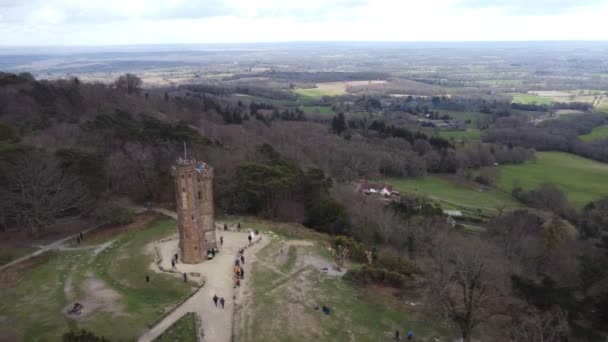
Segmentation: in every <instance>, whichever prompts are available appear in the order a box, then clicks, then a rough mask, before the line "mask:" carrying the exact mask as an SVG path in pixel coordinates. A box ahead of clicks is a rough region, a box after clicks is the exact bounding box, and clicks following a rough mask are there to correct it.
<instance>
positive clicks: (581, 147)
mask: <svg viewBox="0 0 608 342" xmlns="http://www.w3.org/2000/svg"><path fill="white" fill-rule="evenodd" d="M503 121H507V120H499V121H498V122H497V124H496V125H495V126H494V127H493V128H490V129H488V130H486V131H484V134H483V135H482V139H483V141H485V142H497V143H502V144H508V145H509V146H514V145H519V146H525V147H528V148H534V149H536V150H541V151H563V152H569V153H574V154H577V155H580V156H583V157H587V158H591V159H594V160H597V161H601V162H608V139H604V140H596V141H592V142H584V141H581V140H580V139H579V137H578V136H579V135H581V134H586V133H589V132H591V130H593V128H595V127H597V126H600V125H604V124H606V123H608V118H607V117H605V116H601V115H594V114H587V115H581V116H580V117H578V118H577V119H576V120H568V121H561V120H547V121H544V122H542V123H540V124H539V125H537V126H532V125H528V124H524V125H521V124H518V123H515V122H514V121H510V123H512V125H511V124H509V125H507V124H504V125H503V124H502V123H503Z"/></svg>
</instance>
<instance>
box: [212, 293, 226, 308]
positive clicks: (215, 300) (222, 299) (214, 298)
mask: <svg viewBox="0 0 608 342" xmlns="http://www.w3.org/2000/svg"><path fill="white" fill-rule="evenodd" d="M218 302H219V303H220V304H221V305H222V309H223V308H224V305H225V304H226V300H225V299H224V297H222V298H220V297H218V296H217V295H216V294H215V295H213V303H214V304H215V307H217V303H218Z"/></svg>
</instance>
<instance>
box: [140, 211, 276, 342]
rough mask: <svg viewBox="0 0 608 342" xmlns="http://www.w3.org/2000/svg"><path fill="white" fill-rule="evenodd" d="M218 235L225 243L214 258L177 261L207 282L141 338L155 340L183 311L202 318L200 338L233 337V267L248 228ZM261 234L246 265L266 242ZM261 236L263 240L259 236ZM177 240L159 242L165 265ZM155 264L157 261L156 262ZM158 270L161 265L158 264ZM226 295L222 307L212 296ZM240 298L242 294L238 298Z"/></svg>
mask: <svg viewBox="0 0 608 342" xmlns="http://www.w3.org/2000/svg"><path fill="white" fill-rule="evenodd" d="M154 210H155V211H158V212H161V213H163V214H165V215H167V216H170V217H176V216H174V215H175V213H173V212H170V211H168V210H164V209H163V210H162V211H161V210H156V209H154ZM217 235H218V238H219V236H223V237H224V244H223V246H222V247H221V248H220V253H219V254H218V255H217V256H216V257H215V258H213V259H212V260H207V261H205V262H202V263H200V264H196V265H187V264H182V263H178V264H177V266H176V267H177V270H178V271H180V272H187V273H189V272H197V273H200V274H201V276H202V277H204V278H205V279H206V282H205V285H204V286H203V287H202V288H201V289H200V290H198V292H197V293H195V294H194V295H193V296H192V297H190V298H189V299H188V300H186V301H185V302H184V303H183V304H181V305H180V306H179V307H177V308H176V309H175V310H173V311H172V312H171V313H170V314H169V315H167V316H166V317H165V318H163V320H162V321H160V322H159V323H158V324H157V325H155V326H154V327H152V328H151V329H150V330H148V331H146V332H145V333H144V334H143V335H142V336H141V337H140V338H139V340H138V341H141V342H147V341H153V340H154V339H155V338H157V337H158V336H160V335H161V334H162V333H163V332H164V331H165V330H167V328H169V327H170V326H171V325H172V324H173V323H175V322H176V321H177V320H179V319H180V318H181V317H182V316H183V315H185V314H187V313H189V312H194V313H196V314H198V315H199V317H200V318H201V324H202V328H203V333H204V336H200V340H201V341H209V342H228V341H230V340H231V338H232V322H233V315H234V304H235V303H234V299H233V298H235V295H236V292H235V289H234V287H233V278H232V268H233V267H234V261H235V259H236V255H237V252H238V250H239V249H240V248H244V247H246V246H247V244H248V240H247V233H246V232H232V231H220V230H218V231H217ZM262 237H263V236H262V235H259V236H258V238H257V240H256V243H255V244H254V245H253V246H251V247H249V248H247V249H246V250H245V265H246V266H248V263H247V261H248V257H249V256H250V255H253V254H255V253H257V252H258V251H259V250H260V249H261V248H263V247H264V246H265V245H266V244H267V243H268V239H267V238H262ZM260 239H261V240H260ZM177 243H178V240H169V241H165V242H160V243H157V244H156V245H155V246H156V247H157V248H158V249H159V251H160V254H161V257H162V263H161V265H162V267H163V268H166V269H170V268H171V257H172V256H173V255H174V254H175V252H176V251H177ZM154 267H156V265H154ZM155 269H156V270H158V268H155ZM249 270H251V268H250V267H245V279H244V280H243V281H242V282H241V287H242V286H246V284H247V283H248V277H249V276H250V274H248V271H249ZM214 295H217V296H218V297H220V298H221V297H224V299H225V300H226V304H225V307H224V308H223V309H222V307H221V305H220V304H219V303H218V306H217V307H216V306H215V305H214V304H213V296H214ZM238 299H240V298H238Z"/></svg>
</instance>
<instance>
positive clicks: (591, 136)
mask: <svg viewBox="0 0 608 342" xmlns="http://www.w3.org/2000/svg"><path fill="white" fill-rule="evenodd" d="M579 138H581V140H582V141H593V140H598V139H606V138H608V125H602V126H598V127H595V128H594V129H593V130H592V131H591V132H589V133H587V134H584V135H580V136H579Z"/></svg>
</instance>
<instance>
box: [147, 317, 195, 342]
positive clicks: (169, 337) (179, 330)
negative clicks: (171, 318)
mask: <svg viewBox="0 0 608 342" xmlns="http://www.w3.org/2000/svg"><path fill="white" fill-rule="evenodd" d="M176 341H179V342H197V341H198V334H197V333H196V317H195V316H194V314H193V313H189V314H186V315H184V316H183V317H182V318H180V319H179V320H177V322H175V323H173V325H172V326H170V327H169V329H167V330H166V331H165V332H164V333H163V334H162V335H160V336H159V337H158V338H157V339H155V340H154V342H176Z"/></svg>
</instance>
